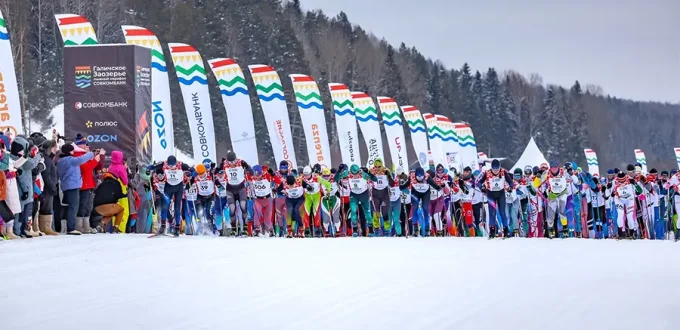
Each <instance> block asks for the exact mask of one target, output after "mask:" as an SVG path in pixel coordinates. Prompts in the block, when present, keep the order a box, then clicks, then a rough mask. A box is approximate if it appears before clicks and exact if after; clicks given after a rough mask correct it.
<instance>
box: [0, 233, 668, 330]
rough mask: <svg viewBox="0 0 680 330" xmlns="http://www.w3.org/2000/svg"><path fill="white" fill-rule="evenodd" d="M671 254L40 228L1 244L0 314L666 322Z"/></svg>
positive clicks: (296, 323)
mask: <svg viewBox="0 0 680 330" xmlns="http://www.w3.org/2000/svg"><path fill="white" fill-rule="evenodd" d="M679 250H680V245H677V244H674V243H670V242H663V241H632V242H631V241H594V240H544V239H508V240H491V241H488V240H486V239H477V238H471V239H460V238H427V239H422V238H411V239H408V240H406V239H397V238H338V239H230V238H207V237H185V236H182V237H180V238H179V239H162V238H161V239H156V240H149V239H146V236H145V235H101V234H100V235H84V236H81V237H68V236H60V237H43V238H39V239H26V240H21V241H6V242H0V264H1V265H2V266H3V267H2V268H0V278H1V279H2V280H3V281H4V288H6V290H5V292H3V293H2V296H0V297H1V298H0V311H2V314H3V325H4V326H6V327H7V328H8V329H16V330H18V329H50V330H54V329H95V328H96V329H101V330H108V329H164V330H172V329H215V328H230V329H276V330H285V329H291V330H293V329H294V330H300V329H323V330H331V329H350V328H356V329H497V328H498V326H503V327H508V328H513V329H514V328H521V329H523V330H534V329H536V330H538V329H541V330H543V329H573V328H575V327H578V328H584V329H612V328H615V329H617V330H620V329H640V328H644V329H646V330H652V329H671V322H672V321H673V319H672V315H676V314H677V310H678V308H679V307H680V299H679V298H678V297H680V288H679V287H678V286H677V279H678V278H680V265H679V264H678V263H677V262H674V261H673V260H674V258H673V257H672V256H674V255H677V252H678V251H679ZM669 258H670V259H669ZM43 306H48V309H45V308H44V307H43ZM577 320H578V321H577Z"/></svg>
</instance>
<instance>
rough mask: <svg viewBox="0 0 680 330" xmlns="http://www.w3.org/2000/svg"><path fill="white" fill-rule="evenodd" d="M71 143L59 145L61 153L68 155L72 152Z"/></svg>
mask: <svg viewBox="0 0 680 330" xmlns="http://www.w3.org/2000/svg"><path fill="white" fill-rule="evenodd" d="M73 149H74V148H73V145H72V144H70V143H66V144H64V145H63V146H61V153H62V154H65V155H70V154H71V153H72V152H73Z"/></svg>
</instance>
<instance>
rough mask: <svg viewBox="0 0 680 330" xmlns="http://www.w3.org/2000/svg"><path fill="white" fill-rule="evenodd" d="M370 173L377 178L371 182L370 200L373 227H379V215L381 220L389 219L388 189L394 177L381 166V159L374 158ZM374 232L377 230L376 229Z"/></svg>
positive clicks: (377, 232) (392, 183)
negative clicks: (371, 203)
mask: <svg viewBox="0 0 680 330" xmlns="http://www.w3.org/2000/svg"><path fill="white" fill-rule="evenodd" d="M371 173H372V174H373V175H374V176H375V177H376V178H377V180H376V181H375V182H373V190H371V200H372V202H373V212H374V213H373V228H376V229H377V228H380V217H381V216H382V218H383V221H384V222H387V221H389V212H390V189H389V187H391V186H392V185H394V179H393V178H392V173H391V172H390V170H389V169H387V168H386V167H385V166H383V161H382V159H380V158H376V159H375V160H374V161H373V168H372V169H371ZM376 234H379V231H377V230H376Z"/></svg>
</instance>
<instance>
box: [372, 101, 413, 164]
mask: <svg viewBox="0 0 680 330" xmlns="http://www.w3.org/2000/svg"><path fill="white" fill-rule="evenodd" d="M378 106H379V107H380V114H381V115H382V123H383V127H385V134H386V135H387V144H388V146H389V147H390V155H391V156H392V168H399V167H401V168H402V169H404V172H406V173H408V172H409V169H408V155H407V152H406V138H404V123H403V122H402V120H401V112H400V111H399V105H397V102H395V101H394V100H393V99H392V98H389V97H384V96H378Z"/></svg>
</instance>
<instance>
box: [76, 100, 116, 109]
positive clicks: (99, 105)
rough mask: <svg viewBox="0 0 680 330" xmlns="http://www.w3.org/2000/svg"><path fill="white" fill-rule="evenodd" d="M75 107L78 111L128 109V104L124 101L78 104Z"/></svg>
mask: <svg viewBox="0 0 680 330" xmlns="http://www.w3.org/2000/svg"><path fill="white" fill-rule="evenodd" d="M74 107H75V108H76V110H80V109H97V108H127V107H128V103H127V102H123V101H120V102H119V101H111V102H76V103H75V105H74Z"/></svg>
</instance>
